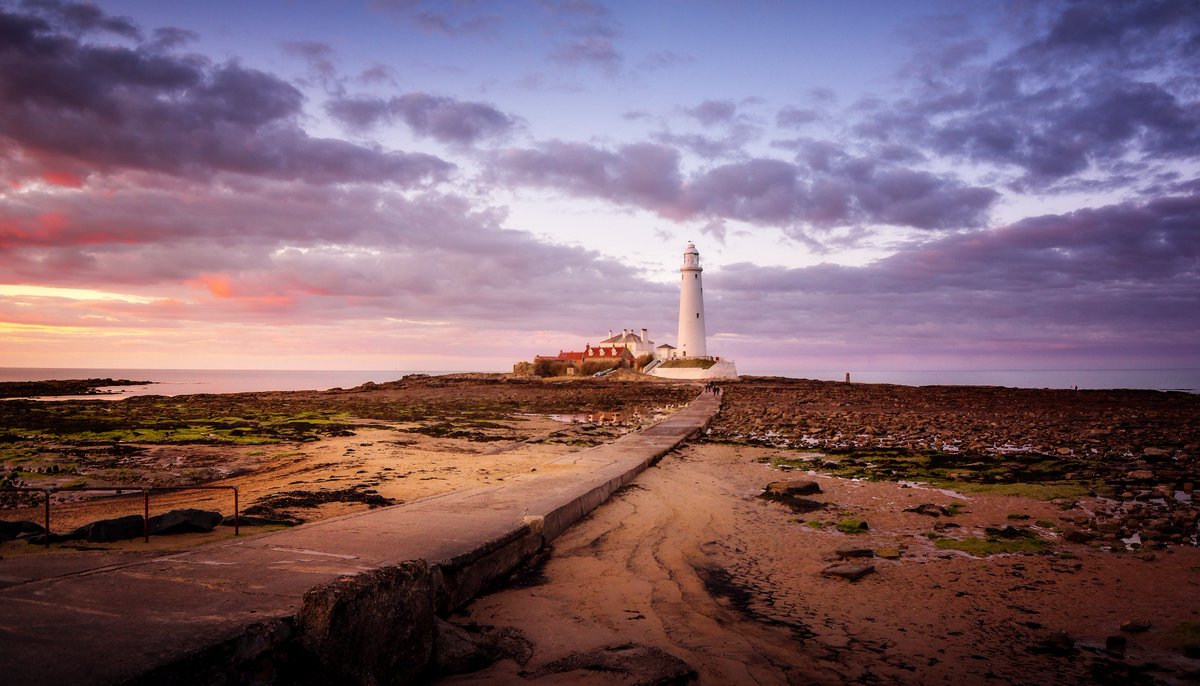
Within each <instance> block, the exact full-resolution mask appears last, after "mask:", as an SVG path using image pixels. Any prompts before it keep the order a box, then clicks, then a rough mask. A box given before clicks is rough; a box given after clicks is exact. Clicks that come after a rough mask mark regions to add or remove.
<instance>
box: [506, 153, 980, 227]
mask: <svg viewBox="0 0 1200 686" xmlns="http://www.w3.org/2000/svg"><path fill="white" fill-rule="evenodd" d="M496 165H497V170H498V173H499V174H500V175H501V177H502V178H503V179H504V180H506V181H507V182H509V183H513V184H517V185H532V186H541V187H549V188H558V189H561V190H564V191H567V192H569V193H571V194H574V195H578V196H584V197H589V196H590V197H600V198H606V199H609V200H612V201H615V202H619V203H625V204H632V205H636V206H640V207H644V208H646V209H649V210H652V211H654V212H657V213H659V214H660V215H662V216H664V217H669V218H673V219H686V218H692V217H702V218H709V219H719V218H724V219H737V220H741V221H746V222H751V223H760V224H770V225H775V226H793V225H796V224H799V223H811V224H816V225H820V226H835V225H845V224H855V223H860V222H869V223H883V224H895V225H900V226H911V227H915V228H920V229H960V228H974V227H979V226H982V225H983V224H984V223H985V221H986V218H987V213H988V210H989V209H990V208H991V206H992V204H993V203H994V202H995V201H996V199H997V198H998V197H999V195H998V194H997V193H996V192H995V191H993V190H991V189H987V188H980V187H974V186H967V185H965V184H963V183H962V182H960V181H958V180H956V179H954V178H953V177H949V176H939V175H935V174H932V173H930V172H924V171H917V170H912V169H907V168H904V167H895V166H888V165H881V164H880V163H878V162H876V161H874V160H872V159H868V158H861V157H852V156H849V155H846V154H845V153H844V152H842V151H841V150H839V149H837V148H835V147H832V146H829V148H828V149H827V150H825V153H824V157H823V158H822V159H821V160H820V161H819V163H818V162H814V161H813V160H811V159H810V160H809V163H808V164H803V165H797V164H793V163H791V162H787V161H784V160H778V159H769V158H753V159H749V160H744V161H739V162H734V163H730V164H724V165H720V166H716V167H712V168H709V169H707V170H704V171H701V172H698V173H696V174H694V175H693V176H692V177H691V178H690V179H686V180H685V179H684V177H683V174H682V172H681V170H680V167H679V155H678V153H677V152H676V151H675V150H674V149H673V148H670V147H668V146H663V145H653V144H641V145H628V146H624V147H622V148H619V149H617V150H616V151H607V150H603V149H600V148H597V147H594V146H591V145H587V144H582V143H562V142H553V143H548V144H544V145H542V146H541V147H539V148H537V149H524V150H509V151H507V152H506V153H505V154H504V155H502V156H501V157H499V158H498V159H497V162H496Z"/></svg>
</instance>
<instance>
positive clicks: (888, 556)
mask: <svg viewBox="0 0 1200 686" xmlns="http://www.w3.org/2000/svg"><path fill="white" fill-rule="evenodd" d="M875 557H882V558H883V559H885V560H899V559H900V549H899V548H879V549H878V550H876V551H875Z"/></svg>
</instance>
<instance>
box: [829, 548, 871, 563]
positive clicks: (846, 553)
mask: <svg viewBox="0 0 1200 686" xmlns="http://www.w3.org/2000/svg"><path fill="white" fill-rule="evenodd" d="M835 554H836V555H837V556H838V558H839V559H842V560H845V559H846V558H848V557H875V551H873V550H871V549H870V548H842V549H840V550H838V551H836V552H835Z"/></svg>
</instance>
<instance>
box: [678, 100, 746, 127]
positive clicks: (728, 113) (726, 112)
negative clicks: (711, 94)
mask: <svg viewBox="0 0 1200 686" xmlns="http://www.w3.org/2000/svg"><path fill="white" fill-rule="evenodd" d="M686 111H687V113H688V115H689V116H691V117H692V118H693V119H695V120H696V121H698V122H700V123H701V124H703V125H704V126H715V125H717V124H728V123H729V122H732V121H733V118H734V115H736V114H737V105H735V104H733V102H732V101H730V100H705V101H704V102H702V103H700V104H699V105H696V106H695V107H691V108H688V109H687V110H686Z"/></svg>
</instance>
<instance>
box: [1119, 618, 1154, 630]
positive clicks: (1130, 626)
mask: <svg viewBox="0 0 1200 686" xmlns="http://www.w3.org/2000/svg"><path fill="white" fill-rule="evenodd" d="M1149 630H1150V621H1149V620H1146V619H1127V620H1125V621H1124V622H1121V631H1124V632H1125V633H1127V634H1140V633H1142V632H1143V631H1149Z"/></svg>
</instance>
